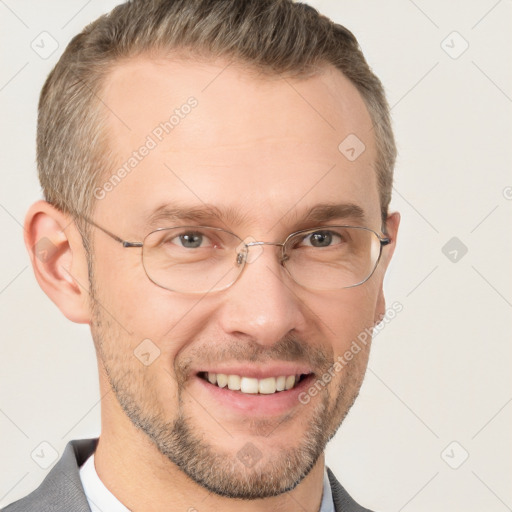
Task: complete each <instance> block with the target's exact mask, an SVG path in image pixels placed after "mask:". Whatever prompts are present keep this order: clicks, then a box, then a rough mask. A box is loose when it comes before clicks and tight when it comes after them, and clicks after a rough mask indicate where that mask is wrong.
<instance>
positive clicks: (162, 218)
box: [144, 203, 365, 228]
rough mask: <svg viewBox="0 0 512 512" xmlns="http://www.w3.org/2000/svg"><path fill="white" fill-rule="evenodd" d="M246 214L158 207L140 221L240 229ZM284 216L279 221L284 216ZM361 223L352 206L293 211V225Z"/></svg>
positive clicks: (318, 206) (207, 207)
mask: <svg viewBox="0 0 512 512" xmlns="http://www.w3.org/2000/svg"><path fill="white" fill-rule="evenodd" d="M249 213H250V212H247V213H243V212H241V211H240V210H237V209H236V208H233V207H228V208H218V207H217V206H214V205H211V204H203V205H201V206H186V205H183V206H176V205H169V204H166V205H162V206H160V207H159V208H157V209H156V210H154V211H153V212H152V213H150V214H149V215H148V216H147V218H146V220H145V221H144V223H145V225H146V227H148V228H156V227H160V226H161V225H162V223H164V222H165V223H172V222H177V221H187V222H201V223H209V222H211V221H215V220H216V221H220V222H221V223H223V224H224V225H242V224H244V222H247V219H248V216H249ZM288 213H290V211H289V212H287V214H285V215H284V216H283V218H284V217H285V216H286V215H288ZM346 219H351V220H358V221H364V220H365V213H364V210H363V209H362V208H361V207H360V206H358V205H356V204H353V203H339V204H338V203H320V204H316V205H314V206H312V207H311V208H309V209H308V210H306V211H305V212H300V211H297V210H296V211H295V213H294V215H293V222H295V223H297V224H299V223H301V222H308V223H310V222H313V223H322V222H327V221H331V220H346Z"/></svg>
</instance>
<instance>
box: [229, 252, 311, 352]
mask: <svg viewBox="0 0 512 512" xmlns="http://www.w3.org/2000/svg"><path fill="white" fill-rule="evenodd" d="M251 251H254V252H255V253H259V255H258V257H257V258H255V259H254V253H253V254H252V255H251V254H249V258H248V262H247V263H246V264H245V267H244V269H243V272H242V274H241V275H240V277H239V278H238V280H237V281H236V282H235V283H234V284H233V285H232V286H231V287H230V288H228V289H227V290H226V291H225V292H224V297H223V301H222V304H221V308H220V311H219V322H220V327H221V329H222V330H223V332H225V333H226V334H230V335H232V336H246V337H248V338H250V339H251V340H253V341H254V342H255V343H258V344H260V345H262V346H264V345H265V346H271V345H273V344H275V343H276V342H278V341H279V340H280V339H282V338H283V337H284V336H285V335H287V334H288V333H289V332H290V331H292V330H295V331H301V330H302V329H303V328H304V326H305V325H306V319H305V316H304V310H305V305H304V303H303V302H302V301H301V299H300V298H299V297H298V296H297V285H295V283H294V282H293V281H292V279H291V278H290V276H289V275H288V274H287V273H286V270H285V269H284V267H282V266H281V264H280V262H279V257H278V255H279V254H280V252H279V251H280V249H279V248H278V247H276V246H273V245H265V246H263V245H260V246H252V247H250V249H249V253H250V252H251ZM251 256H252V257H251Z"/></svg>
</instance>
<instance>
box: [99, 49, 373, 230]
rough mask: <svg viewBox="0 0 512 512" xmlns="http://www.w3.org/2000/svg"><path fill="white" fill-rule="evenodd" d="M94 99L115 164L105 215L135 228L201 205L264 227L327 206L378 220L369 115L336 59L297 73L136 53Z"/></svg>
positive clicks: (103, 206)
mask: <svg viewBox="0 0 512 512" xmlns="http://www.w3.org/2000/svg"><path fill="white" fill-rule="evenodd" d="M101 96H102V102H103V103H104V104H105V109H104V112H105V115H106V116H107V136H108V139H109V145H110V147H111V152H112V155H113V159H114V160H115V162H113V167H112V169H110V170H109V172H108V173H107V174H106V175H105V176H104V181H105V180H107V181H108V180H109V177H111V176H113V175H114V174H121V178H120V179H119V180H117V179H116V180H114V181H115V184H114V186H112V187H107V188H108V193H107V194H106V195H105V198H104V199H103V200H102V201H98V205H97V210H100V212H102V214H104V215H107V216H108V215H109V211H111V212H112V211H117V212H119V211H126V218H127V220H129V221H130V223H132V224H133V223H134V222H135V223H136V222H139V220H141V219H142V217H143V216H144V215H145V214H147V213H148V212H151V211H152V210H156V209H158V208H162V207H164V206H165V205H167V204H168V205H170V206H171V207H172V205H173V203H178V204H190V205H194V206H200V205H201V204H203V203H207V204H211V205H218V206H220V207H223V208H233V209H236V210H240V211H241V214H242V215H241V216H243V218H244V219H245V220H246V221H247V222H254V223H259V224H260V225H261V224H262V223H263V224H265V225H267V226H270V225H274V223H275V219H276V218H280V219H281V218H283V216H284V217H286V216H287V215H288V213H290V218H295V217H296V216H297V212H298V211H300V210H301V209H309V208H311V207H312V206H314V205H315V204H316V203H320V202H321V203H328V202H332V203H350V204H356V205H358V206H360V208H361V209H362V210H364V212H365V215H366V217H367V218H370V219H372V218H374V219H378V218H379V216H380V215H379V200H378V191H377V184H376V176H375V156H376V150H375V141H374V133H373V130H372V122H371V118H370V115H369V113H368V111H367V109H366V106H365V104H364V102H363V100H362V98H361V96H360V94H359V92H358V91H357V89H356V88H355V87H354V86H353V85H352V84H351V83H350V82H349V80H348V79H346V78H345V77H344V76H343V75H342V74H341V73H340V72H339V71H337V70H335V69H334V68H333V67H325V68H324V69H323V70H322V72H321V73H318V74H316V75H315V76H312V77H309V78H305V79H297V78H286V77H283V76H277V75H276V76H262V75H259V76H256V74H255V73H254V72H249V71H248V70H247V68H244V67H243V66H242V65H240V64H236V63H230V62H229V61H225V60H218V61H215V62H197V61H191V60H177V59H175V60H172V59H157V60H155V59H152V60H150V59H148V58H142V57H139V58H136V59H132V60H127V61H124V62H122V63H119V64H118V65H117V66H116V67H115V68H114V69H113V71H112V72H111V73H110V75H109V76H108V78H107V80H106V83H105V85H104V89H103V91H102V94H101ZM344 141H346V142H344ZM340 144H341V150H340ZM363 144H364V146H363ZM143 147H146V149H144V148H143ZM352 148H353V149H354V151H351V150H352ZM362 148H364V151H363V152H362V153H361V154H360V155H359V156H358V158H356V159H355V160H354V159H353V156H354V155H353V153H354V152H357V153H359V152H360V151H361V149H362ZM347 149H348V150H349V152H348V153H347V151H346V150H347ZM357 153H356V156H357ZM349 157H350V158H349ZM121 168H124V170H125V172H120V173H119V172H118V171H119V169H121ZM100 186H101V184H100ZM272 218H273V219H274V220H272Z"/></svg>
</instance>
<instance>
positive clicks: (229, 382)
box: [198, 372, 308, 395]
mask: <svg viewBox="0 0 512 512" xmlns="http://www.w3.org/2000/svg"><path fill="white" fill-rule="evenodd" d="M198 376H199V377H200V378H202V379H203V380H205V381H207V382H209V383H210V384H212V385H214V386H216V387H219V388H227V389H230V390H231V391H240V392H241V393H245V394H251V395H255V394H260V395H272V394H274V393H279V392H281V391H289V390H290V389H293V388H294V387H296V386H297V385H298V384H299V383H300V382H301V381H302V380H303V379H304V378H306V377H307V376H308V374H297V375H281V376H278V377H266V378H263V379H256V378H254V377H246V376H243V375H232V374H229V375H228V374H225V373H212V372H199V373H198Z"/></svg>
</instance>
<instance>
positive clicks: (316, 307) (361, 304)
mask: <svg viewBox="0 0 512 512" xmlns="http://www.w3.org/2000/svg"><path fill="white" fill-rule="evenodd" d="M376 302H377V287H376V286H372V284H371V283H365V284H364V285H361V286H358V287H356V288H348V289H346V290H343V291H341V292H336V294H332V295H326V294H325V295H323V296H322V297H321V298H320V297H317V298H316V299H315V300H314V301H310V302H309V305H310V309H311V311H312V314H313V315H312V316H313V317H316V318H317V321H316V322H315V325H316V326H317V327H318V328H320V329H321V331H322V333H323V334H324V339H325V343H328V344H329V345H330V346H331V348H332V349H333V352H334V355H335V357H337V356H339V355H340V354H343V353H344V352H345V351H346V350H347V349H348V348H349V347H350V346H351V344H352V343H353V342H354V341H355V340H358V338H359V339H361V338H362V337H365V338H366V339H365V341H367V342H369V341H371V340H370V339H369V335H368V332H369V330H370V329H371V327H372V326H373V324H374V315H375V310H376Z"/></svg>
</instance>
